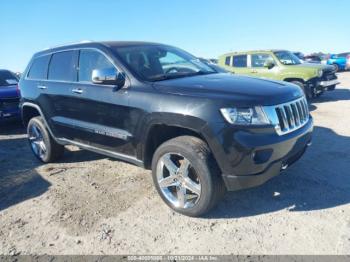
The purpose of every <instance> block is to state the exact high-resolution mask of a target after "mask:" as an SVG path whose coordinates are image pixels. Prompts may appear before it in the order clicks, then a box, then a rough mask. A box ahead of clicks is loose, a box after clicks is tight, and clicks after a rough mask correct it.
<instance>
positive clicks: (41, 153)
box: [28, 125, 47, 159]
mask: <svg viewBox="0 0 350 262" xmlns="http://www.w3.org/2000/svg"><path fill="white" fill-rule="evenodd" d="M28 136H29V143H30V146H31V147H32V149H33V152H34V154H35V155H36V156H38V157H39V158H40V159H43V158H44V157H45V154H46V152H47V149H46V145H45V142H44V138H43V135H42V133H41V131H40V129H39V128H38V127H37V126H36V125H32V126H31V127H30V129H29V132H28Z"/></svg>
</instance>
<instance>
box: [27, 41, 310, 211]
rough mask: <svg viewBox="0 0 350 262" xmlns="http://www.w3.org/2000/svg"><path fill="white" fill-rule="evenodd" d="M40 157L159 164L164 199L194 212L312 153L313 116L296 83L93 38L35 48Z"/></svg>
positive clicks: (35, 136) (34, 123)
mask: <svg viewBox="0 0 350 262" xmlns="http://www.w3.org/2000/svg"><path fill="white" fill-rule="evenodd" d="M20 89H21V92H22V100H21V109H22V117H23V122H24V124H25V125H26V126H27V130H28V139H29V143H30V146H31V148H32V151H33V152H34V154H35V156H36V157H37V158H39V159H40V160H41V161H42V162H45V163H46V162H51V161H54V160H56V159H57V158H58V157H60V156H61V155H62V153H63V149H64V145H76V146H78V147H80V148H83V149H87V150H91V151H94V152H98V153H101V154H104V155H107V156H110V157H115V158H118V159H120V160H123V161H127V162H130V163H133V164H136V165H139V166H142V167H144V168H147V169H152V171H153V180H154V184H155V186H156V188H157V190H158V192H159V194H160V196H161V197H162V199H163V200H164V201H165V202H166V203H167V204H168V205H169V206H170V207H171V208H173V209H174V210H176V211H177V212H180V213H182V214H185V215H189V216H199V215H202V214H204V213H205V212H207V211H208V210H209V209H210V208H212V207H213V206H214V204H215V203H216V202H217V201H218V200H219V199H220V197H221V196H223V194H224V192H225V191H226V190H238V189H242V188H248V187H253V186H257V185H260V184H262V183H264V182H265V181H267V180H268V179H270V178H272V177H273V176H275V175H278V174H279V173H280V171H281V170H283V169H286V168H287V167H288V166H289V165H290V164H292V163H293V162H295V161H296V160H297V159H298V158H299V157H301V155H302V154H303V153H304V151H305V149H306V148H307V146H308V145H309V144H310V141H311V133H312V129H313V122H312V118H311V116H310V115H309V111H308V106H307V103H306V100H305V97H304V95H303V92H302V90H301V89H300V88H299V87H297V86H295V85H292V84H288V83H285V82H276V81H269V80H261V79H260V80H259V79H255V78H250V77H244V76H238V75H236V76H235V75H231V74H224V73H223V74H222V73H217V72H216V71H214V70H213V69H212V68H210V67H209V66H207V65H206V64H203V63H202V62H200V61H199V60H198V58H195V57H194V56H192V55H190V54H189V53H187V52H185V51H182V50H180V49H178V48H175V47H172V46H168V45H162V44H154V43H143V42H99V43H96V42H90V43H88V42H85V43H79V44H72V45H69V46H61V47H56V48H53V49H49V50H45V51H42V52H39V53H37V54H35V55H34V56H33V58H32V60H31V61H30V63H29V65H28V67H27V69H26V71H25V72H24V74H23V77H22V79H21V81H20Z"/></svg>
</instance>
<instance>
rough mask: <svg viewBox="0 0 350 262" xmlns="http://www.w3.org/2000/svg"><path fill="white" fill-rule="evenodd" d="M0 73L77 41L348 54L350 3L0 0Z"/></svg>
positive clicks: (206, 50)
mask: <svg viewBox="0 0 350 262" xmlns="http://www.w3.org/2000/svg"><path fill="white" fill-rule="evenodd" d="M0 10H1V12H0V68H2V69H10V70H13V71H23V70H24V69H25V67H26V65H27V63H28V62H29V60H30V58H31V56H32V55H33V54H34V53H35V52H38V51H40V50H42V49H45V48H48V47H52V46H55V45H60V44H65V43H71V42H77V41H82V40H93V41H103V40H137V41H139V40H140V41H151V42H159V43H165V44H170V45H173V46H177V47H180V48H182V49H185V50H186V51H188V52H190V53H192V54H194V55H196V56H199V57H206V58H216V57H217V56H219V55H221V54H223V53H226V52H230V51H243V50H257V49H271V48H281V49H288V50H291V51H301V52H304V53H311V52H318V51H322V52H327V53H328V52H330V53H340V52H345V51H348V52H349V51H350V1H349V0H337V1H335V0H333V1H327V0H293V1H292V0H286V1H282V0H245V1H243V0H242V1H238V0H172V1H167V0H98V1H97V0H76V1H74V0H50V1H45V0H27V1H26V0H22V1H21V0H0Z"/></svg>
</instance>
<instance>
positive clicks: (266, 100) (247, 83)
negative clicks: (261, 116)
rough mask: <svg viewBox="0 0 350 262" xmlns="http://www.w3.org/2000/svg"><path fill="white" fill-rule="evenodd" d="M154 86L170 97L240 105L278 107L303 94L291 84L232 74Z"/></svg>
mask: <svg viewBox="0 0 350 262" xmlns="http://www.w3.org/2000/svg"><path fill="white" fill-rule="evenodd" d="M154 87H155V88H156V89H157V90H158V91H160V92H165V93H170V94H178V95H191V96H198V97H204V98H208V99H214V98H217V99H226V100H230V101H236V102H237V103H239V104H242V103H243V104H249V105H277V104H281V103H285V102H289V101H291V100H294V99H296V98H299V97H301V96H302V95H303V92H302V90H301V89H300V88H299V87H298V86H296V85H293V84H289V83H287V82H280V81H272V80H267V79H260V78H253V77H247V76H240V75H232V74H209V75H201V76H192V77H184V78H178V79H171V80H164V81H159V82H156V83H154Z"/></svg>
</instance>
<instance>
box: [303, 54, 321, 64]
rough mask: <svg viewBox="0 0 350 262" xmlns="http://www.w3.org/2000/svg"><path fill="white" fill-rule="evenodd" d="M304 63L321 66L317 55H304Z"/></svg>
mask: <svg viewBox="0 0 350 262" xmlns="http://www.w3.org/2000/svg"><path fill="white" fill-rule="evenodd" d="M304 62H305V63H313V64H321V62H322V58H321V57H320V56H318V55H306V56H304Z"/></svg>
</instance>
